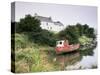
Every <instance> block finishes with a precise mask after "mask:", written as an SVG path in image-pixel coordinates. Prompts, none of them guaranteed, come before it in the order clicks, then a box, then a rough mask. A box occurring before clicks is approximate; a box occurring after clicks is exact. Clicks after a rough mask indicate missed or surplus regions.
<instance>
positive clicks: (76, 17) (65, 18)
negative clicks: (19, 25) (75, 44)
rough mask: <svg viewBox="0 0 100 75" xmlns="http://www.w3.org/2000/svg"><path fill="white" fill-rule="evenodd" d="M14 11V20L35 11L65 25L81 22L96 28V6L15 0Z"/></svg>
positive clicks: (32, 13)
mask: <svg viewBox="0 0 100 75" xmlns="http://www.w3.org/2000/svg"><path fill="white" fill-rule="evenodd" d="M15 13H16V15H15V21H19V20H20V18H23V17H25V15H27V14H31V15H32V16H34V13H37V14H38V15H40V16H45V17H49V16H51V17H52V19H53V20H54V21H60V22H62V23H63V24H64V25H65V26H66V25H68V24H76V23H81V24H88V25H89V26H91V27H94V28H97V7H95V6H77V5H67V4H64V5H63V4H45V3H31V2H16V7H15Z"/></svg>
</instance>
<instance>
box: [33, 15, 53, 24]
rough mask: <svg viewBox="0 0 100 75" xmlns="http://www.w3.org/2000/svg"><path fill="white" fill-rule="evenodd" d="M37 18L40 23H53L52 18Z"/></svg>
mask: <svg viewBox="0 0 100 75" xmlns="http://www.w3.org/2000/svg"><path fill="white" fill-rule="evenodd" d="M35 18H36V19H38V20H40V21H44V22H51V23H53V21H52V19H51V17H43V16H35Z"/></svg>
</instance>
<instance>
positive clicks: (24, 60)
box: [12, 33, 55, 73]
mask: <svg viewBox="0 0 100 75" xmlns="http://www.w3.org/2000/svg"><path fill="white" fill-rule="evenodd" d="M48 50H49V51H48ZM12 51H13V50H12ZM50 51H52V53H51V52H50ZM48 53H51V54H53V53H54V48H52V47H49V46H46V45H38V44H35V43H34V42H32V41H30V40H29V39H28V36H27V35H25V34H18V33H16V34H15V72H16V73H20V72H38V71H41V72H42V71H53V70H55V68H54V67H53V66H54V64H53V63H50V62H49V61H50V60H49V59H48V56H49V55H48ZM12 62H14V61H12Z"/></svg>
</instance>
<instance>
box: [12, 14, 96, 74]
mask: <svg viewBox="0 0 100 75" xmlns="http://www.w3.org/2000/svg"><path fill="white" fill-rule="evenodd" d="M12 25H15V28H16V29H15V30H16V31H15V33H14V34H13V33H12V38H11V40H12V42H14V41H15V42H14V43H12V51H11V52H12V65H13V66H12V69H13V70H14V69H15V72H17V73H20V72H38V71H56V70H64V68H65V65H64V64H65V63H66V62H65V60H66V61H67V62H68V61H70V62H68V63H67V64H66V65H69V64H72V63H74V62H76V61H77V60H80V59H81V58H82V56H81V55H88V54H89V55H93V49H94V45H95V46H96V44H95V42H94V41H95V39H96V34H95V33H94V29H93V28H90V27H89V26H88V25H87V24H85V25H81V24H79V23H78V24H76V25H69V26H68V27H66V28H65V29H64V30H62V31H60V32H59V33H56V34H55V33H53V32H50V31H48V30H44V29H41V27H40V21H39V20H37V19H35V17H32V16H31V15H26V17H25V18H22V19H20V22H15V23H12ZM62 39H68V41H69V43H70V44H75V43H80V45H81V47H80V49H79V51H80V54H81V55H80V54H79V53H78V54H75V57H76V58H74V57H73V56H74V54H67V57H68V58H64V57H65V56H62V57H60V58H61V59H60V60H58V59H59V56H57V55H56V54H55V51H54V48H55V44H56V41H57V40H62ZM91 43H92V44H91ZM14 45H15V46H14ZM91 46H92V47H91ZM82 47H83V48H85V50H82ZM88 47H89V48H88ZM81 50H82V51H81ZM71 55H72V56H71ZM80 56H81V57H80ZM56 57H57V58H56ZM73 59H76V60H73ZM59 62H61V63H59Z"/></svg>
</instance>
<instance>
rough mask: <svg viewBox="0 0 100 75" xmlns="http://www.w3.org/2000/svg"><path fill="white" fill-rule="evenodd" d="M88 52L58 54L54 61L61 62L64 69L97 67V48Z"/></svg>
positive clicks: (60, 65)
mask: <svg viewBox="0 0 100 75" xmlns="http://www.w3.org/2000/svg"><path fill="white" fill-rule="evenodd" d="M91 51H92V52H90V51H89V53H87V52H85V51H84V52H82V53H80V52H72V53H67V54H63V55H56V56H54V57H53V61H54V62H56V63H58V64H59V67H61V68H62V70H74V69H91V68H93V67H94V66H96V67H97V55H98V54H97V48H95V49H93V50H91Z"/></svg>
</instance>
